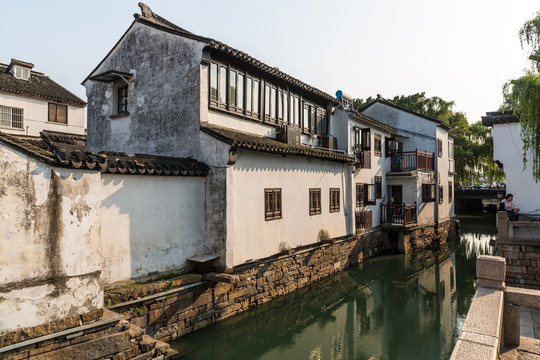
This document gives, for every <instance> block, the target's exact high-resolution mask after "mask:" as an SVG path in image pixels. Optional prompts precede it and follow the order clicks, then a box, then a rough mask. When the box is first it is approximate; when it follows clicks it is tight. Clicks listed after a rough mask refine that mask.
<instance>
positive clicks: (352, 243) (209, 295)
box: [113, 231, 390, 342]
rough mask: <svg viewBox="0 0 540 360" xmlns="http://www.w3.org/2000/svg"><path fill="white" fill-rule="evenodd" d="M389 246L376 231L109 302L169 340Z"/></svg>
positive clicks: (149, 332)
mask: <svg viewBox="0 0 540 360" xmlns="http://www.w3.org/2000/svg"><path fill="white" fill-rule="evenodd" d="M389 249H390V246H389V244H388V240H387V237H386V234H385V233H384V232H382V231H376V232H372V233H368V234H364V235H362V236H360V237H357V238H354V237H351V238H347V239H342V240H338V241H335V242H325V243H320V244H317V245H316V246H314V247H312V248H307V249H304V250H297V252H296V253H295V254H293V255H282V256H278V257H276V258H273V259H265V260H264V261H260V262H258V263H256V264H250V265H245V266H243V268H236V269H235V270H234V274H233V275H232V277H234V278H235V279H237V280H236V281H235V282H234V283H226V282H214V281H207V282H205V283H204V284H202V285H199V286H194V287H191V288H189V289H186V290H183V291H178V292H172V293H171V292H169V293H167V292H165V293H164V294H163V296H161V297H155V296H154V297H152V298H147V299H146V300H145V299H144V298H143V299H140V300H139V301H137V300H135V301H133V300H132V301H129V302H128V303H126V304H125V305H123V304H121V303H120V304H117V305H115V306H113V308H114V311H115V312H118V313H121V314H123V315H124V316H126V318H127V319H129V321H130V323H131V324H134V325H136V326H139V327H141V328H143V329H145V331H146V333H147V334H148V335H150V336H153V337H154V338H156V339H160V340H162V341H166V342H169V341H172V340H175V339H176V338H178V337H180V336H182V335H185V334H187V333H190V332H192V331H195V330H198V329H200V328H203V327H206V326H208V325H211V324H213V323H216V322H218V321H221V320H224V319H227V318H229V317H231V316H233V315H236V314H238V313H241V312H243V311H245V310H247V309H249V308H253V307H256V306H258V305H260V304H263V303H265V302H267V301H270V300H272V299H274V298H277V297H279V296H281V295H285V294H290V293H292V292H295V291H296V290H298V289H301V288H303V287H305V286H306V285H307V284H310V283H313V282H315V281H318V280H320V279H324V278H326V277H328V276H330V275H332V274H335V273H337V272H339V271H341V270H343V269H344V268H346V267H348V266H351V265H353V264H357V263H359V262H362V261H363V260H364V259H368V258H371V257H373V256H376V255H379V254H382V253H383V252H385V251H387V250H389ZM113 292H114V291H113ZM116 294H118V293H116ZM125 300H128V299H125Z"/></svg>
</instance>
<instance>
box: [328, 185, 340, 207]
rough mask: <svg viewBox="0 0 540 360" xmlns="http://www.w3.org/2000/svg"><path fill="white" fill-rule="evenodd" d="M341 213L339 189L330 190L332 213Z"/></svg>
mask: <svg viewBox="0 0 540 360" xmlns="http://www.w3.org/2000/svg"><path fill="white" fill-rule="evenodd" d="M338 211H339V189H338V188H332V189H330V212H338Z"/></svg>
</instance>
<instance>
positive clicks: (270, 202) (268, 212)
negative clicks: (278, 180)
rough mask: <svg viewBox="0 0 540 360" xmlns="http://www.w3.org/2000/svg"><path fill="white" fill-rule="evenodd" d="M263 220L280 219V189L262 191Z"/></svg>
mask: <svg viewBox="0 0 540 360" xmlns="http://www.w3.org/2000/svg"><path fill="white" fill-rule="evenodd" d="M264 219H265V220H275V219H281V189H264Z"/></svg>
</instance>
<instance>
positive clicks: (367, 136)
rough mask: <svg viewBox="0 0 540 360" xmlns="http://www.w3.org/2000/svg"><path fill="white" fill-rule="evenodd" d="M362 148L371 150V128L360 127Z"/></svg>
mask: <svg viewBox="0 0 540 360" xmlns="http://www.w3.org/2000/svg"><path fill="white" fill-rule="evenodd" d="M362 150H365V151H371V129H362Z"/></svg>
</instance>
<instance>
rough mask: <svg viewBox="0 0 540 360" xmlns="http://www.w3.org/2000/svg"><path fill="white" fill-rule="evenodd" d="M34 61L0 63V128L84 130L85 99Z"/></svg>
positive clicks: (36, 133)
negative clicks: (55, 80) (39, 68)
mask: <svg viewBox="0 0 540 360" xmlns="http://www.w3.org/2000/svg"><path fill="white" fill-rule="evenodd" d="M33 67H34V65H33V64H31V63H28V62H24V61H20V60H15V59H11V62H10V64H9V65H6V64H0V131H2V132H5V133H8V134H14V135H30V136H39V133H40V132H41V131H42V130H48V131H58V132H64V133H70V134H81V135H82V134H84V132H85V127H84V108H85V106H86V102H84V101H83V100H81V99H80V98H78V97H77V96H75V95H74V94H72V93H71V92H69V91H68V90H66V89H65V88H63V87H62V86H60V85H59V84H57V83H56V82H54V81H53V80H52V79H50V78H49V77H48V76H46V75H45V74H43V73H40V72H36V71H33V70H32V68H33Z"/></svg>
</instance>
